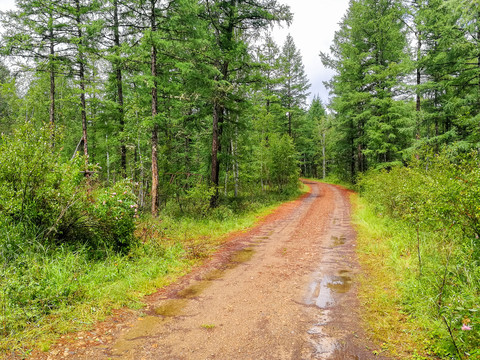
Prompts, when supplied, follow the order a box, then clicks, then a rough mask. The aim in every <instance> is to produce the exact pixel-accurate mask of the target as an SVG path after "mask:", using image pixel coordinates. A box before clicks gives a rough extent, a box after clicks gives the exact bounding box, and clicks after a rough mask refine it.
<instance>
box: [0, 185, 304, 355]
mask: <svg viewBox="0 0 480 360" xmlns="http://www.w3.org/2000/svg"><path fill="white" fill-rule="evenodd" d="M298 194H299V193H298V192H297V193H289V194H283V195H282V194H272V193H265V194H257V196H251V197H243V198H242V197H237V198H225V199H223V201H222V203H221V205H220V206H219V207H218V208H217V209H214V210H208V211H207V210H206V211H205V212H198V211H196V210H195V209H193V211H190V212H188V211H185V208H183V209H180V208H179V207H178V204H175V203H172V204H167V207H166V208H164V209H163V211H162V213H161V214H160V217H159V218H156V219H154V218H151V217H149V216H143V217H141V218H140V219H137V224H136V230H135V238H136V242H135V244H136V245H134V246H132V247H131V249H130V250H129V252H128V253H122V252H116V251H113V249H112V250H108V249H105V251H104V254H103V256H101V257H99V256H95V257H92V253H91V249H90V248H89V247H88V246H87V245H86V246H84V247H78V246H71V245H68V244H65V245H58V246H42V245H41V244H38V243H32V244H28V246H27V245H26V246H25V247H24V248H23V249H22V251H21V252H20V253H19V254H17V255H18V256H17V257H16V258H15V259H11V261H9V262H8V261H5V259H4V261H2V263H1V266H2V267H1V268H0V281H1V284H0V307H1V308H0V335H1V337H0V357H1V354H2V353H3V354H8V353H12V352H13V353H15V354H16V355H18V356H20V357H22V356H26V355H28V353H29V352H30V351H31V350H32V349H35V348H37V349H43V350H48V349H49V347H50V345H51V344H52V343H54V342H55V339H56V338H58V337H59V336H60V335H61V334H64V333H67V332H75V331H80V330H85V329H88V328H91V327H92V326H93V324H94V323H95V322H97V321H99V320H102V319H105V318H106V317H107V316H108V315H109V314H111V312H112V310H113V309H117V308H121V307H124V306H127V307H130V308H134V309H136V308H141V307H142V306H143V305H144V304H143V302H142V301H143V297H144V296H145V295H146V294H151V293H153V292H154V291H156V289H158V288H160V287H163V286H165V285H168V284H170V283H171V282H173V281H175V280H176V279H178V277H180V276H182V275H183V274H185V273H186V272H188V271H189V270H190V269H191V268H192V267H193V266H195V265H197V264H199V263H201V262H202V260H203V259H204V258H206V257H207V256H209V255H210V254H212V253H213V252H214V251H215V250H216V249H218V247H219V246H220V245H221V244H222V243H223V241H224V239H225V238H226V236H227V234H228V233H231V232H235V231H243V230H245V229H247V228H249V227H251V226H252V225H254V223H255V222H257V221H258V220H259V218H261V217H262V216H264V215H266V214H267V213H269V212H270V211H272V210H273V209H274V208H275V207H276V206H278V205H279V204H280V203H281V202H283V201H286V200H289V199H292V198H294V197H296V196H298Z"/></svg>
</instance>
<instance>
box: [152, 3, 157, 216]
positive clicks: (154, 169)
mask: <svg viewBox="0 0 480 360" xmlns="http://www.w3.org/2000/svg"><path fill="white" fill-rule="evenodd" d="M150 5H151V9H150V10H151V13H150V26H151V30H152V33H155V31H157V22H156V18H155V0H151V2H150ZM150 60H151V64H150V65H151V75H152V79H153V86H152V120H153V123H154V125H153V129H152V138H151V139H152V140H151V146H152V216H153V217H157V216H158V203H159V196H158V184H159V180H158V124H157V115H158V89H157V48H156V47H155V44H154V43H153V39H152V52H151V59H150Z"/></svg>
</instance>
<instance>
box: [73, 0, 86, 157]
mask: <svg viewBox="0 0 480 360" xmlns="http://www.w3.org/2000/svg"><path fill="white" fill-rule="evenodd" d="M75 6H76V10H77V14H76V22H77V35H78V38H79V41H80V42H81V41H82V38H83V32H82V22H81V19H80V0H75ZM78 63H79V64H78V65H79V78H80V105H81V113H82V134H83V154H84V155H85V163H86V166H87V164H88V142H87V104H86V101H85V56H84V54H83V50H81V44H79V45H78Z"/></svg>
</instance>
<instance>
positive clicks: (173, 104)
mask: <svg viewBox="0 0 480 360" xmlns="http://www.w3.org/2000/svg"><path fill="white" fill-rule="evenodd" d="M16 5H17V9H15V10H13V11H7V12H4V13H2V14H1V26H2V28H3V34H2V38H1V54H2V55H3V56H4V62H3V65H2V66H1V67H0V84H1V87H0V117H1V122H0V130H1V132H2V133H3V134H4V137H8V136H10V134H12V132H13V130H14V129H15V128H17V127H18V126H19V125H20V124H23V123H25V122H28V123H31V124H34V125H35V126H34V128H35V127H36V128H38V129H40V128H42V129H43V128H44V127H45V126H46V125H47V126H48V128H49V129H50V140H49V142H50V146H51V147H52V148H55V149H57V150H58V151H59V152H60V156H61V157H62V158H63V159H64V160H65V161H67V160H69V159H71V158H72V156H74V154H79V155H81V156H83V157H84V161H85V172H86V173H87V174H88V172H89V170H88V168H89V164H97V167H96V168H95V172H96V173H97V174H98V177H99V178H100V179H101V180H102V181H104V183H105V184H107V185H112V184H114V183H116V182H118V181H119V180H122V179H124V178H129V179H132V180H133V181H134V183H135V184H136V185H135V189H134V191H135V193H136V195H137V196H138V202H139V204H140V206H141V207H143V208H149V209H150V210H151V212H152V214H153V215H154V216H156V215H157V214H158V213H159V209H160V208H161V207H162V206H163V205H165V204H166V203H167V202H168V201H180V200H179V199H181V198H182V197H186V196H188V192H189V191H193V190H192V189H194V188H196V187H202V186H206V187H207V188H210V189H212V192H211V196H210V206H211V207H215V206H217V205H218V203H219V201H220V200H221V196H223V194H226V195H227V196H239V194H241V193H242V192H243V193H244V194H251V193H254V192H255V191H269V190H273V191H288V189H291V188H292V187H296V184H297V179H298V175H299V169H300V168H301V170H302V171H303V173H304V174H305V175H310V176H313V175H317V174H318V172H319V169H320V167H321V166H322V159H321V153H320V150H318V149H320V148H319V147H318V146H317V145H318V144H320V143H321V141H322V140H321V139H322V136H321V129H320V127H321V123H322V122H323V121H324V118H325V111H324V110H323V106H322V104H321V103H320V102H319V100H318V99H317V100H315V101H316V104H317V105H316V109H317V110H316V114H307V112H306V110H305V108H306V99H307V96H308V88H309V84H308V79H307V78H306V75H305V71H304V67H303V64H302V59H301V55H300V52H299V51H298V50H297V49H296V47H295V44H294V40H293V38H292V37H291V36H289V37H288V38H287V40H286V42H285V44H284V45H283V47H282V48H281V49H279V48H278V46H277V45H276V44H275V43H274V41H273V40H272V38H271V37H270V36H269V35H268V33H267V31H266V30H268V29H269V27H271V26H273V24H276V23H289V22H290V21H291V19H292V14H291V13H290V10H289V8H288V6H285V5H282V4H280V3H278V2H277V1H276V0H255V1H242V0H236V1H222V0H200V1H199V0H34V1H32V0H17V1H16ZM162 204H163V205H162Z"/></svg>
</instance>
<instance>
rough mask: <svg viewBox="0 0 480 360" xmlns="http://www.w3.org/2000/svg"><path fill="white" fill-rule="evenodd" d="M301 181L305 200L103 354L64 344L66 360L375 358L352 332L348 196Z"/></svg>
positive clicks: (175, 292) (247, 238) (208, 267)
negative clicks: (305, 190) (307, 188)
mask: <svg viewBox="0 0 480 360" xmlns="http://www.w3.org/2000/svg"><path fill="white" fill-rule="evenodd" d="M306 183H307V184H308V185H309V186H310V187H311V192H310V194H309V195H308V196H305V197H303V198H302V199H300V200H298V201H295V202H292V203H289V204H286V205H284V206H283V207H281V208H280V209H279V211H278V212H277V213H276V214H274V215H272V216H270V217H269V218H268V219H267V221H264V223H263V224H261V225H260V226H258V227H257V228H255V229H253V230H252V231H250V232H247V233H245V234H240V235H237V236H235V237H232V238H231V239H230V240H229V242H228V243H227V245H226V247H225V248H224V249H223V250H222V251H221V252H220V253H219V254H217V255H216V256H214V257H213V258H212V259H211V260H210V261H209V262H207V263H206V264H205V265H204V266H203V267H202V268H200V269H197V271H195V272H194V273H192V274H190V275H188V276H186V277H185V278H184V279H182V281H180V282H179V283H177V284H174V285H172V286H170V287H168V288H166V289H163V290H161V291H160V292H159V293H157V294H155V295H154V296H151V297H150V298H149V299H148V302H149V306H148V308H147V309H144V310H143V312H144V315H143V316H140V317H138V316H135V315H132V316H129V317H128V316H127V317H126V318H125V322H126V325H124V326H117V328H116V329H117V330H116V331H114V332H112V334H113V336H112V337H111V339H109V340H108V341H107V340H106V341H103V340H102V346H100V347H98V346H96V347H94V346H87V347H84V348H78V347H76V346H75V342H74V341H73V343H70V344H69V345H68V346H69V348H70V351H69V353H68V354H69V356H68V358H69V359H172V360H173V359H178V360H180V359H192V360H195V359H272V360H273V359H275V360H280V359H296V360H297V359H305V360H307V359H373V358H375V359H379V358H380V357H379V356H375V355H374V354H373V350H375V347H374V346H373V345H372V344H371V343H370V342H369V340H368V339H367V338H366V337H365V334H364V332H363V331H362V329H361V326H360V324H361V321H360V314H359V309H360V306H359V303H358V300H357V297H356V293H357V286H358V284H357V282H356V277H357V275H358V273H359V267H358V264H357V260H356V256H355V232H354V231H353V229H352V227H351V224H350V204H349V198H348V197H349V193H348V192H347V191H346V190H344V189H341V188H339V187H335V186H332V185H326V184H319V183H316V182H308V181H307V182H306ZM104 328H105V327H104ZM71 349H74V350H73V351H71ZM61 354H65V352H64V351H63V349H62V348H61V346H57V347H55V348H54V351H52V352H51V353H49V354H44V355H40V357H41V358H50V359H58V358H62V356H61Z"/></svg>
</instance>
